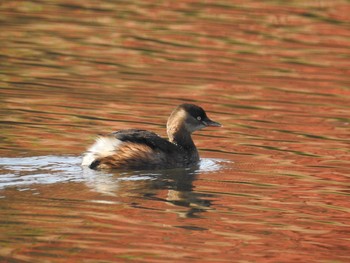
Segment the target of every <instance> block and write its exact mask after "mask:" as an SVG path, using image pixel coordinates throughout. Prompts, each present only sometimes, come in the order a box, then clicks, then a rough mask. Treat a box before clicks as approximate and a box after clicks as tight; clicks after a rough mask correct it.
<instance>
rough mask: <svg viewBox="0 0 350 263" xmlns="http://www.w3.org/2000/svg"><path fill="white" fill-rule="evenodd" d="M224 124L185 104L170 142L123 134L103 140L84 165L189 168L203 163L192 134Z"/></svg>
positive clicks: (172, 124) (171, 126) (171, 123)
mask: <svg viewBox="0 0 350 263" xmlns="http://www.w3.org/2000/svg"><path fill="white" fill-rule="evenodd" d="M207 126H216V127H219V126H221V124H219V123H217V122H214V121H212V120H210V119H209V118H208V117H207V115H206V113H205V111H204V110H203V109H202V108H201V107H199V106H196V105H193V104H182V105H180V106H178V107H177V108H176V109H175V110H174V111H173V112H172V114H171V115H170V117H169V119H168V122H167V133H168V136H169V140H166V139H163V138H161V137H160V136H158V135H157V134H155V133H153V132H150V131H145V130H136V129H130V130H121V131H117V132H113V133H111V134H109V135H107V136H102V137H99V138H98V139H97V140H96V142H95V144H93V145H92V146H91V147H90V148H89V150H88V151H87V152H86V153H85V155H84V158H83V163H82V165H87V166H89V167H90V168H92V169H104V168H118V169H159V168H175V167H188V166H192V165H194V164H196V163H197V162H198V161H199V155H198V151H197V148H196V146H195V145H194V143H193V140H192V138H191V134H192V132H194V131H196V130H200V129H202V128H204V127H207Z"/></svg>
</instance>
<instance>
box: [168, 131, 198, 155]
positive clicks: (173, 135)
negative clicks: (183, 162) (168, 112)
mask: <svg viewBox="0 0 350 263" xmlns="http://www.w3.org/2000/svg"><path fill="white" fill-rule="evenodd" d="M167 132H168V137H169V141H170V142H172V143H174V144H176V145H177V146H179V147H181V148H182V149H184V150H185V151H196V146H195V145H194V142H193V140H192V137H191V133H190V132H188V131H187V130H186V129H185V128H184V127H183V126H177V127H174V126H173V127H169V128H168V130H167Z"/></svg>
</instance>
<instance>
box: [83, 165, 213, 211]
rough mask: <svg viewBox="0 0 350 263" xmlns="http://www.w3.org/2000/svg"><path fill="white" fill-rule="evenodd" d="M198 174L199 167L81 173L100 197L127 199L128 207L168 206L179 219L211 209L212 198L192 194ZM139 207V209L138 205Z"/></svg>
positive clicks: (206, 195) (205, 195)
mask: <svg viewBox="0 0 350 263" xmlns="http://www.w3.org/2000/svg"><path fill="white" fill-rule="evenodd" d="M199 174H200V167H199V165H198V166H194V167H191V168H181V169H171V170H160V171H142V172H140V171H139V172H135V171H133V172H130V171H129V172H123V171H113V172H104V171H94V170H90V169H84V177H85V180H84V181H85V183H86V185H87V186H88V187H89V188H90V189H92V190H93V191H96V192H98V193H100V194H103V195H105V196H113V197H116V198H121V197H129V198H131V199H132V202H131V201H130V205H131V206H134V207H139V208H141V207H142V208H145V207H143V203H144V202H142V200H145V199H146V200H154V201H160V202H165V203H166V204H168V205H169V206H170V207H169V210H173V211H175V212H176V213H177V214H178V215H179V216H180V217H186V218H188V217H199V216H200V213H203V212H205V211H207V210H208V209H210V206H211V200H210V199H211V197H212V195H209V194H202V193H199V192H196V191H193V189H194V185H193V182H194V181H195V180H196V179H197V177H198V175H199ZM141 204H142V205H141Z"/></svg>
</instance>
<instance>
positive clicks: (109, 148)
mask: <svg viewBox="0 0 350 263" xmlns="http://www.w3.org/2000/svg"><path fill="white" fill-rule="evenodd" d="M121 143H122V142H121V141H120V140H118V139H116V138H114V137H99V138H97V140H96V142H95V143H94V144H93V145H92V146H91V147H90V148H89V149H88V150H87V152H86V153H85V154H84V157H83V162H82V164H81V165H87V166H89V165H90V164H91V163H92V162H93V161H95V160H96V159H99V158H103V157H107V156H110V155H112V154H114V153H115V151H116V150H117V149H118V147H119V146H120V144H121Z"/></svg>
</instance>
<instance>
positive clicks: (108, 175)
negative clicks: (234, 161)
mask: <svg viewBox="0 0 350 263" xmlns="http://www.w3.org/2000/svg"><path fill="white" fill-rule="evenodd" d="M227 162H228V161H225V160H222V159H209V158H204V159H202V160H201V161H200V164H199V165H198V166H197V167H194V168H186V169H174V170H162V171H115V172H113V171H110V172H105V171H94V170H91V169H89V168H86V167H81V166H80V163H81V158H80V157H77V156H35V157H23V158H0V190H1V189H4V188H7V187H16V188H18V189H28V188H30V187H31V186H32V185H36V184H54V183H65V182H84V183H86V184H87V185H88V186H89V187H90V188H93V189H94V190H96V191H97V192H106V191H105V190H102V189H104V188H111V189H109V190H108V191H107V192H110V191H113V189H114V188H115V187H113V186H115V185H116V183H117V182H118V181H125V180H129V181H133V180H155V178H158V177H161V176H165V177H166V176H169V175H174V173H175V176H176V174H181V175H183V174H191V175H195V174H199V173H205V172H213V171H217V170H220V169H222V168H223V167H224V164H225V163H227ZM102 184H103V185H104V186H103V187H100V189H99V186H101V185H102Z"/></svg>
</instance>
